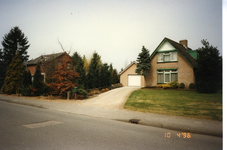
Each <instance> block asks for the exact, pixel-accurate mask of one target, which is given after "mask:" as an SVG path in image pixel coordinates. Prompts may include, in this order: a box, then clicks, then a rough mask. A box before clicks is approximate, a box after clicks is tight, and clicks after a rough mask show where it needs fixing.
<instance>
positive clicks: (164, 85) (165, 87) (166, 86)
mask: <svg viewBox="0 0 227 150" xmlns="http://www.w3.org/2000/svg"><path fill="white" fill-rule="evenodd" d="M162 88H163V89H169V88H171V86H170V85H169V84H163V85H162Z"/></svg>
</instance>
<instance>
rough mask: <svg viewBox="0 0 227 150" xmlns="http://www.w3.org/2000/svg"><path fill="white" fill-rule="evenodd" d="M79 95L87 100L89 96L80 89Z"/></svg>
mask: <svg viewBox="0 0 227 150" xmlns="http://www.w3.org/2000/svg"><path fill="white" fill-rule="evenodd" d="M78 94H79V95H82V96H83V98H84V99H85V98H87V95H88V93H87V91H86V90H84V89H78Z"/></svg>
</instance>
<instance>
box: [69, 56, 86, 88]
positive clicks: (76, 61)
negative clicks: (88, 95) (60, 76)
mask: <svg viewBox="0 0 227 150" xmlns="http://www.w3.org/2000/svg"><path fill="white" fill-rule="evenodd" d="M72 62H73V69H74V70H75V71H76V72H78V73H79V77H80V78H79V80H78V84H79V85H81V86H82V85H84V86H85V85H86V84H85V82H86V80H85V76H86V70H85V67H84V61H83V59H82V57H81V56H80V55H79V54H78V53H77V52H75V53H74V54H73V56H72Z"/></svg>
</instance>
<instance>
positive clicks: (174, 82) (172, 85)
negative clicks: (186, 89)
mask: <svg viewBox="0 0 227 150" xmlns="http://www.w3.org/2000/svg"><path fill="white" fill-rule="evenodd" d="M168 84H169V85H170V88H172V89H177V88H178V87H179V83H178V82H177V80H175V81H172V82H169V83H168Z"/></svg>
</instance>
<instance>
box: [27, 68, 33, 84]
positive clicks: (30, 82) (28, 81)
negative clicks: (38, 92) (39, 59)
mask: <svg viewBox="0 0 227 150" xmlns="http://www.w3.org/2000/svg"><path fill="white" fill-rule="evenodd" d="M27 84H28V86H29V85H32V75H31V72H30V70H28V71H27Z"/></svg>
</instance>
